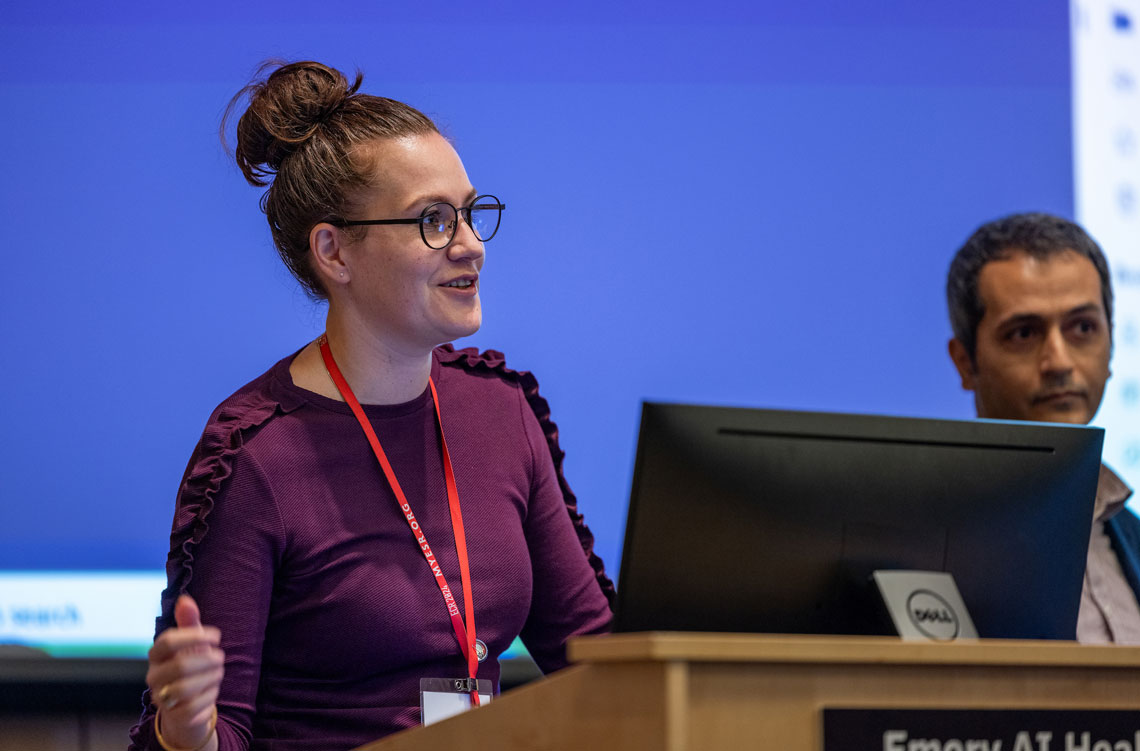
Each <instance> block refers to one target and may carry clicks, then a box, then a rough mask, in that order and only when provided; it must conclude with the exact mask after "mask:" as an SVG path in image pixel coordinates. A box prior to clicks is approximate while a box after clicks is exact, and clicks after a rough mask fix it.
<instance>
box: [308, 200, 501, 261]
mask: <svg viewBox="0 0 1140 751" xmlns="http://www.w3.org/2000/svg"><path fill="white" fill-rule="evenodd" d="M505 208H507V205H506V204H505V203H500V202H499V199H498V198H495V197H494V196H491V195H486V196H477V197H476V198H475V200H473V201H472V202H471V203H470V204H469V205H467V206H463V207H461V208H458V209H457V208H455V207H454V206H452V205H451V204H450V203H448V202H447V201H440V202H439V203H433V204H432V205H431V206H428V207H427V208H426V209H424V210H423V211H421V212H420V215H419V216H418V217H417V218H415V219H355V220H348V219H337V220H335V221H330V222H329V224H332V225H334V226H337V227H359V226H365V225H372V224H417V225H419V228H420V237H422V238H423V241H424V244H425V245H427V246H428V247H429V248H432V249H433V250H443V249H444V248H446V247H447V246H448V245H451V241H452V240H454V239H455V230H456V228H457V227H458V226H459V217H460V215H462V216H463V220H464V221H465V222H467V226H468V227H470V228H471V231H472V232H474V233H475V237H477V238H479V240H480V241H481V242H487V241H488V240H490V239H491V238H492V237H494V236H495V233H496V232H498V231H499V220H500V219H502V217H503V209H505Z"/></svg>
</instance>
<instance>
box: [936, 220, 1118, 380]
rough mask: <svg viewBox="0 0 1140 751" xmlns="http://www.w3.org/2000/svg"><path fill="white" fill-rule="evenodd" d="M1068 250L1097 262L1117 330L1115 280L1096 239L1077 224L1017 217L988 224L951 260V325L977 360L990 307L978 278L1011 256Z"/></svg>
mask: <svg viewBox="0 0 1140 751" xmlns="http://www.w3.org/2000/svg"><path fill="white" fill-rule="evenodd" d="M1067 250H1071V251H1074V252H1075V253H1077V254H1079V255H1082V256H1084V257H1085V258H1087V259H1089V260H1090V261H1092V265H1093V266H1095V267H1096V272H1097V273H1098V274H1099V275H1100V296H1101V301H1102V302H1103V303H1104V312H1105V315H1106V316H1107V317H1108V330H1109V335H1110V336H1111V332H1112V279H1111V277H1110V276H1109V273H1108V261H1107V260H1105V257H1104V252H1103V251H1101V249H1100V246H1099V245H1097V244H1096V241H1095V240H1093V239H1092V238H1091V237H1089V235H1088V233H1087V232H1085V231H1084V230H1083V229H1081V228H1080V227H1079V226H1078V225H1076V224H1074V223H1073V222H1070V221H1069V220H1067V219H1062V218H1061V217H1058V216H1053V215H1051V214H1038V213H1033V214H1012V215H1010V216H1007V217H1003V218H1001V219H995V220H994V221H992V222H987V223H986V224H983V225H982V226H981V227H979V228H978V229H977V231H975V232H974V234H972V235H970V239H969V240H967V241H966V244H965V245H963V246H962V247H961V248H959V249H958V252H957V254H955V256H954V260H953V261H951V262H950V273H949V275H948V276H947V277H946V305H947V307H948V308H949V309H950V326H951V327H952V328H953V329H954V337H955V338H956V339H957V340H958V341H960V342H961V343H962V344H963V346H965V348H966V352H968V353H969V355H970V360H971V361H973V360H974V355H975V353H976V352H977V346H978V336H977V335H978V324H979V323H980V322H981V320H982V316H983V315H985V312H986V311H985V307H984V306H983V305H982V300H981V298H980V297H979V296H978V276H979V275H980V274H981V273H982V267H983V266H985V265H986V264H987V263H989V262H990V261H997V260H1002V259H1005V258H1008V257H1009V256H1010V254H1012V253H1014V252H1016V251H1022V252H1024V253H1028V254H1029V255H1030V256H1032V257H1033V258H1037V259H1039V260H1040V259H1047V258H1049V257H1050V256H1054V255H1057V254H1058V253H1064V252H1065V251H1067Z"/></svg>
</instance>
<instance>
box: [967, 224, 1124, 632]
mask: <svg viewBox="0 0 1140 751" xmlns="http://www.w3.org/2000/svg"><path fill="white" fill-rule="evenodd" d="M946 299H947V304H948V306H949V309H950V323H951V326H952V328H953V330H954V338H953V339H951V340H950V357H951V359H952V360H953V361H954V365H955V367H956V368H957V369H958V373H959V375H960V376H961V378H962V388H964V389H967V390H969V391H973V392H974V404H975V406H976V409H977V413H978V417H990V418H997V419H1005V420H1041V421H1051V422H1068V423H1076V424H1082V425H1083V424H1085V423H1087V422H1089V420H1091V419H1092V417H1093V415H1094V414H1096V411H1097V408H1098V407H1099V406H1100V401H1101V397H1102V396H1103V395H1104V385H1105V382H1106V381H1107V380H1108V377H1109V375H1110V372H1109V367H1108V362H1109V357H1110V355H1111V354H1112V284H1111V280H1110V278H1109V274H1108V264H1107V262H1106V261H1105V258H1104V254H1103V253H1102V252H1101V249H1100V247H1098V246H1097V244H1096V243H1095V242H1094V241H1093V240H1092V238H1090V237H1089V236H1088V235H1087V234H1086V233H1085V231H1084V230H1082V229H1081V228H1080V227H1078V226H1077V225H1075V224H1073V223H1072V222H1069V221H1066V220H1064V219H1060V218H1058V217H1055V216H1049V215H1047V214H1017V215H1014V216H1009V217H1005V218H1004V219H998V220H996V221H993V222H990V223H989V224H985V225H983V226H982V227H980V228H979V229H978V230H977V231H976V232H975V233H974V234H973V235H972V236H971V237H970V239H969V240H967V241H966V244H965V245H963V246H962V248H961V249H960V250H959V251H958V253H957V255H956V256H955V257H954V260H953V262H952V263H951V264H950V274H949V277H948V278H947V281H946ZM1131 494H1132V491H1131V490H1130V489H1129V488H1128V487H1127V486H1126V485H1125V484H1124V482H1123V481H1121V479H1120V478H1119V477H1117V476H1116V475H1115V474H1114V473H1113V472H1112V470H1110V469H1109V468H1108V467H1106V466H1104V465H1102V466H1101V471H1100V481H1099V485H1098V487H1097V494H1096V506H1095V509H1094V514H1095V517H1094V518H1095V520H1094V523H1093V528H1092V537H1091V540H1090V543H1089V553H1088V564H1087V568H1086V570H1085V581H1084V588H1083V590H1082V592H1081V607H1080V615H1079V617H1078V623H1077V639H1078V641H1081V642H1086V643H1103V642H1116V643H1127V644H1140V605H1138V603H1137V600H1138V598H1140V519H1138V518H1137V517H1136V516H1135V515H1134V514H1132V512H1131V511H1129V510H1128V509H1126V508H1124V502H1125V501H1126V500H1127V499H1128V497H1129V496H1130V495H1131Z"/></svg>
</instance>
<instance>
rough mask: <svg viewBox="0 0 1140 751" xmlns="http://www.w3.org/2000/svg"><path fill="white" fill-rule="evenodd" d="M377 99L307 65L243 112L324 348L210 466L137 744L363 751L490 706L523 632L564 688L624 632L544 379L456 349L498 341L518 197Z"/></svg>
mask: <svg viewBox="0 0 1140 751" xmlns="http://www.w3.org/2000/svg"><path fill="white" fill-rule="evenodd" d="M360 82H361V80H360V76H359V75H358V76H357V78H356V81H355V83H353V84H352V85H351V86H350V85H349V83H348V81H347V79H345V78H344V76H343V75H341V74H340V73H339V72H338V71H335V70H333V69H330V68H328V67H326V66H324V65H320V64H318V63H312V62H303V63H293V64H289V65H283V66H281V67H278V68H276V69H274V70H272V72H271V73H270V74H269V75H268V77H267V78H266V79H265V80H264V81H257V82H255V83H253V84H251V85H250V86H248V87H247V88H246V89H244V90H243V91H242V92H241V93H239V95H238V97H235V99H234V103H236V102H237V101H239V98H240V97H242V96H243V95H248V97H249V106H248V109H247V110H246V112H245V113H244V114H243V115H242V117H241V118H240V121H239V123H238V128H237V149H236V152H235V155H236V158H237V162H238V164H239V165H240V167H241V169H242V171H243V173H244V174H245V176H246V179H247V180H248V181H249V182H250V183H252V184H254V185H267V184H268V185H269V189H268V191H267V194H266V196H265V199H264V207H265V211H266V214H267V216H268V219H269V224H270V227H271V229H272V232H273V238H274V242H275V244H276V245H277V248H278V250H279V251H280V253H281V256H282V258H283V259H284V261H285V263H286V264H287V265H288V266H289V268H290V270H291V271H292V272H293V274H294V275H295V276H296V277H297V279H298V280H299V281H300V282H301V283H302V285H304V286H305V288H306V289H307V290H308V291H309V292H310V293H312V294H313V295H314V296H316V297H318V298H324V299H327V300H328V318H327V326H326V333H325V335H324V336H322V337H320V338H319V339H318V341H316V342H312V343H310V344H309V345H307V346H306V347H304V348H303V349H302V350H301V351H300V352H298V353H297V354H296V355H294V356H291V357H287V358H286V359H284V360H282V361H281V362H279V363H278V364H277V365H275V366H274V367H273V368H271V369H270V370H269V371H268V372H267V373H265V374H264V375H262V376H261V377H259V378H258V379H256V380H254V381H253V382H252V383H250V384H248V385H247V386H245V387H243V388H242V389H240V390H239V391H238V392H237V393H236V394H234V395H233V396H231V397H230V398H229V399H227V400H226V401H225V402H223V403H222V404H221V406H219V407H218V408H217V409H216V410H215V412H214V414H213V415H212V416H211V418H210V420H209V422H208V424H207V426H206V429H205V432H204V433H203V436H202V439H201V441H200V443H199V445H198V447H197V449H196V450H195V452H194V455H193V456H192V457H191V460H190V465H189V467H188V469H187V472H186V475H185V477H184V479H183V482H182V486H181V488H180V490H179V496H178V504H177V509H176V512H175V519H174V528H173V532H172V535H171V553H170V555H169V558H168V561H167V574H168V580H169V586H168V588H167V590H166V592H165V593H164V594H163V607H162V616H161V617H160V619H159V623H158V631H159V635H158V637H157V638H156V640H155V644H154V647H153V648H152V649H151V652H150V668H149V671H148V673H147V684H148V686H149V690H148V692H147V695H146V696H144V704H145V705H146V710H145V711H144V714H143V717H142V720H141V722H140V724H139V725H138V726H137V727H136V728H135V729H134V730H133V731H132V742H133V747H134V748H148V749H157V748H166V749H187V750H189V749H207V750H209V751H212V750H213V749H239V748H240V749H246V748H252V749H293V748H316V747H319V748H351V747H354V746H357V745H360V744H362V743H366V742H368V741H371V740H374V739H376V738H378V737H380V736H382V735H384V734H386V733H390V732H393V731H395V730H398V729H400V728H404V727H408V726H411V725H414V724H415V723H417V722H418V721H419V719H420V680H421V679H423V678H445V679H457V680H460V681H463V684H462V685H463V688H464V690H465V691H467V692H469V693H471V694H475V693H476V692H475V691H474V688H475V684H474V683H473V682H470V681H468V680H467V679H490V681H492V682H495V681H497V679H498V673H499V668H498V664H497V661H496V660H495V655H498V654H500V653H501V652H502V651H503V650H504V649H506V647H507V646H508V645H509V644H510V642H511V641H512V640H513V639H514V638H515V636H517V635H520V634H521V636H522V637H523V640H524V643H526V645H527V647H528V648H529V649H530V651H531V654H532V655H533V656H534V657H535V660H536V661H537V662H538V664H539V665H540V666H541V667H542V668H543V669H544V670H550V669H556V668H558V667H561V666H562V665H564V664H565V643H566V640H567V639H568V638H569V637H570V636H573V635H576V634H584V633H597V632H600V631H604V630H606V629H607V628H608V627H609V623H610V618H611V616H610V609H609V602H608V597H609V595H610V594H612V584H611V583H610V582H609V580H608V579H607V578H606V577H605V574H604V572H603V570H602V567H601V562H600V561H599V560H598V559H597V558H596V557H595V556H593V555H592V553H590V547H591V545H592V538H591V536H590V533H589V531H588V530H587V529H586V528H585V525H584V524H582V522H581V517H580V516H579V515H578V514H577V513H576V509H575V505H574V503H575V502H574V497H573V495H572V494H571V493H570V492H569V489H568V488H567V487H566V485H565V482H564V481H563V480H562V477H561V472H560V469H559V467H560V464H561V458H562V453H561V451H560V450H559V449H558V446H557V431H556V428H555V426H554V425H553V423H552V422H550V421H549V411H548V410H547V409H546V403H545V401H544V400H543V399H542V398H541V397H539V396H538V391H537V384H536V383H535V381H534V379H533V378H532V377H530V376H529V374H525V373H517V372H514V371H511V370H509V369H507V368H506V367H505V365H504V364H503V359H502V357H501V355H498V354H497V353H493V352H487V353H484V354H478V353H476V352H475V351H474V350H464V351H459V352H456V351H453V350H452V349H451V348H450V347H439V346H438V345H440V344H441V343H444V342H449V341H451V340H453V339H455V338H457V337H461V336H466V335H469V334H472V333H474V332H475V331H476V330H477V329H478V328H479V325H480V321H481V312H480V299H479V273H480V270H481V269H482V267H483V261H484V245H483V243H484V242H485V241H486V240H490V239H491V237H492V236H493V235H494V234H495V232H496V231H497V228H498V223H499V218H500V215H501V211H502V205H501V204H500V202H499V200H498V199H497V198H495V197H493V196H480V195H479V193H478V191H477V190H475V188H474V187H473V186H472V184H471V182H470V180H469V179H468V177H467V174H466V172H465V170H464V168H463V163H462V162H461V161H460V159H459V156H458V155H457V154H456V152H455V150H454V149H453V148H452V147H451V145H450V144H449V143H448V142H447V141H446V140H445V139H444V138H443V137H442V136H441V135H440V134H439V132H438V130H437V129H436V127H435V125H434V124H432V122H431V121H430V120H428V119H427V118H426V117H425V116H424V115H422V114H421V113H420V112H418V111H416V110H414V109H412V108H411V107H408V106H407V105H404V104H401V103H399V102H395V101H392V100H389V99H384V98H381V97H374V96H368V95H364V94H358V93H356V92H357V89H358V88H359V85H360ZM234 103H231V105H230V107H231V111H232V109H233V107H234V106H235V104H234ZM223 127H224V126H223ZM270 177H272V180H271V181H270ZM354 402H356V403H355V404H354ZM360 405H363V406H360ZM370 433H373V434H372V435H370ZM203 624H205V625H203ZM484 690H485V689H484V688H483V687H482V685H481V686H480V688H479V691H480V692H482V691H484ZM465 700H466V697H465ZM470 701H471V703H476V702H477V701H478V699H477V698H476V696H471V697H470ZM152 702H153V703H152Z"/></svg>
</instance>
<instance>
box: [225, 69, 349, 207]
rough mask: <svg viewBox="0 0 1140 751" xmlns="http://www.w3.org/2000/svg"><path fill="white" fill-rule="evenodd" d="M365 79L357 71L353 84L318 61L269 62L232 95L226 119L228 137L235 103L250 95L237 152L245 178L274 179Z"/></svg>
mask: <svg viewBox="0 0 1140 751" xmlns="http://www.w3.org/2000/svg"><path fill="white" fill-rule="evenodd" d="M266 74H268V75H266ZM362 80H363V76H362V75H361V73H360V72H357V74H356V79H355V80H354V81H353V82H352V83H351V84H350V83H349V81H348V79H347V78H345V76H344V74H343V73H341V72H340V71H339V70H336V69H335V68H330V67H329V66H327V65H323V64H321V63H317V62H312V61H302V62H296V63H282V62H280V61H275V60H274V61H269V62H266V63H264V64H263V65H262V66H261V67H260V68H259V69H258V71H257V74H256V75H255V77H254V80H253V81H252V82H251V83H250V84H249V85H248V86H246V87H245V88H243V89H242V90H241V91H239V92H238V93H237V94H236V95H235V96H234V98H233V99H232V100H230V103H229V106H228V107H227V108H226V113H225V116H224V117H223V119H222V140H223V142H225V140H226V133H225V131H226V125H227V123H228V121H229V120H230V117H231V116H232V114H233V111H234V109H235V107H236V106H237V105H238V103H239V102H240V101H241V100H242V98H243V97H248V99H249V106H248V107H247V108H246V111H245V113H244V114H243V115H242V116H241V118H240V119H239V120H238V124H237V147H236V148H235V149H234V152H233V153H234V158H235V159H236V160H237V163H238V166H239V167H240V168H241V171H242V174H243V175H245V179H246V180H248V181H249V182H250V183H251V184H252V185H268V184H269V180H268V179H267V178H270V177H271V176H272V175H273V174H275V173H276V172H277V171H278V170H279V169H280V168H281V163H282V161H284V160H285V158H286V157H288V156H289V155H290V154H292V153H293V152H294V151H296V149H297V148H298V147H299V146H300V145H301V144H303V143H305V141H307V140H308V139H309V138H311V137H312V135H313V134H314V133H315V132H316V131H317V129H318V128H320V127H321V126H322V125H323V124H324V123H325V122H326V121H328V120H329V119H330V118H331V117H333V116H334V115H335V114H336V113H337V112H338V111H339V110H340V109H341V107H343V106H344V103H345V102H347V101H348V99H349V98H350V97H351V96H353V95H354V94H355V93H356V91H357V89H359V88H360V84H361V81H362Z"/></svg>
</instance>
